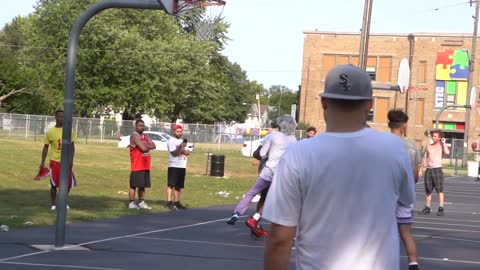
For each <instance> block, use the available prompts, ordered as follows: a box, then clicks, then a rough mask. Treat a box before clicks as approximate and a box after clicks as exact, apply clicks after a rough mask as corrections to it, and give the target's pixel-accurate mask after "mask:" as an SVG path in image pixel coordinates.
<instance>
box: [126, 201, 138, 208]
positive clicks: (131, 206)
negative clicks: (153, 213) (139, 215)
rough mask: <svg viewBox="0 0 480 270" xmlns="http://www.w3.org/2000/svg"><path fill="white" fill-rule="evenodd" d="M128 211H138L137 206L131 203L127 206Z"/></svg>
mask: <svg viewBox="0 0 480 270" xmlns="http://www.w3.org/2000/svg"><path fill="white" fill-rule="evenodd" d="M128 209H138V206H137V204H136V203H135V202H131V203H129V204H128Z"/></svg>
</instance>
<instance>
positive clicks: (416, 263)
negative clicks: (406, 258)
mask: <svg viewBox="0 0 480 270" xmlns="http://www.w3.org/2000/svg"><path fill="white" fill-rule="evenodd" d="M408 265H418V262H411V263H409V264H408Z"/></svg>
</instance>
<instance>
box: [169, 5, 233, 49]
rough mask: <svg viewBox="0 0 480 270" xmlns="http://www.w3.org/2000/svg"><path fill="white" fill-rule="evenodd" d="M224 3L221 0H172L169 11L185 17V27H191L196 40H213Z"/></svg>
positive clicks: (215, 36)
mask: <svg viewBox="0 0 480 270" xmlns="http://www.w3.org/2000/svg"><path fill="white" fill-rule="evenodd" d="M225 4H226V2H225V1H222V0H173V6H172V11H171V12H172V14H173V15H175V16H177V17H179V18H180V17H186V20H185V21H184V23H185V24H186V28H187V29H188V28H191V29H193V32H194V34H195V39H196V40H197V41H205V40H215V39H216V38H217V25H218V22H219V21H220V20H221V19H222V14H223V8H224V7H225Z"/></svg>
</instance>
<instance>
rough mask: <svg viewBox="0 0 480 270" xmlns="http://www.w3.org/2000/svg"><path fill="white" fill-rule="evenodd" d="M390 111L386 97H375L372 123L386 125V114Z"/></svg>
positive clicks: (388, 100)
mask: <svg viewBox="0 0 480 270" xmlns="http://www.w3.org/2000/svg"><path fill="white" fill-rule="evenodd" d="M389 109H390V98H388V97H375V104H374V114H373V115H374V117H373V119H374V122H375V123H387V122H388V119H387V113H388V110H389Z"/></svg>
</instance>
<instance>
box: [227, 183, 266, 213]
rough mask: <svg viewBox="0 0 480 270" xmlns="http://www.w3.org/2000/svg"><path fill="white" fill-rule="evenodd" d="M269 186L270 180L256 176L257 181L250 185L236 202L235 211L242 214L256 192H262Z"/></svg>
mask: <svg viewBox="0 0 480 270" xmlns="http://www.w3.org/2000/svg"><path fill="white" fill-rule="evenodd" d="M268 186H270V182H269V181H266V180H265V179H263V178H261V177H258V179H257V181H256V182H255V184H254V185H253V186H252V188H251V189H250V190H249V191H247V193H246V194H245V197H243V199H242V200H241V201H240V203H238V205H237V207H236V208H235V212H237V213H239V214H240V215H243V214H244V213H245V211H247V208H248V206H249V205H250V202H251V201H252V199H253V197H255V195H257V194H258V193H260V192H262V190H264V189H265V188H267V187H268Z"/></svg>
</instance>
